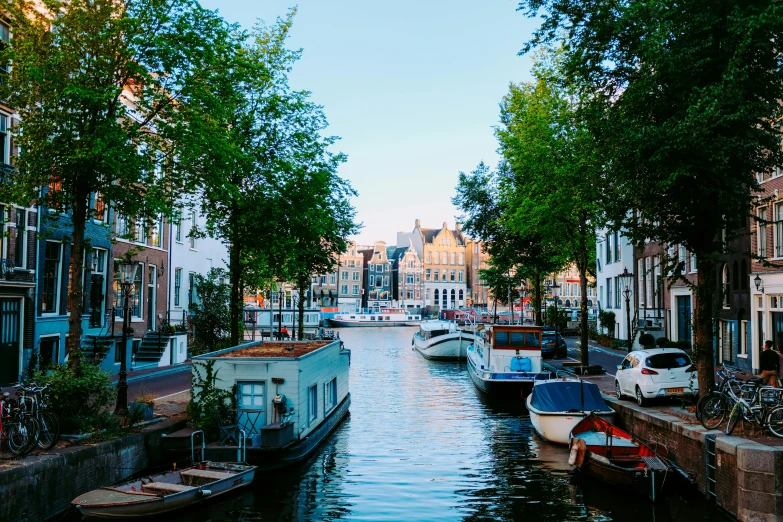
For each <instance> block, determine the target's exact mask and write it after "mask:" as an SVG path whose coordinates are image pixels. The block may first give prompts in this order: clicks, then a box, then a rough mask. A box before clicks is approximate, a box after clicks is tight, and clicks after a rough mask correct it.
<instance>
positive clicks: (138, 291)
mask: <svg viewBox="0 0 783 522" xmlns="http://www.w3.org/2000/svg"><path fill="white" fill-rule="evenodd" d="M118 268H119V266H118ZM143 272H144V265H139V266H138V267H137V268H136V277H135V278H134V279H133V295H132V296H131V300H130V301H131V302H130V305H131V317H132V318H133V317H136V318H137V319H141V317H142V315H141V303H142V286H141V284H142V278H143V277H144V276H143V275H142V273H143Z"/></svg>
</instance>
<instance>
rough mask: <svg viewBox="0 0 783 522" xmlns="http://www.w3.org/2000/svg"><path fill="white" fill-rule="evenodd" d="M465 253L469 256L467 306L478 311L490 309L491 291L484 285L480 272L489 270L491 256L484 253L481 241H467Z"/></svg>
mask: <svg viewBox="0 0 783 522" xmlns="http://www.w3.org/2000/svg"><path fill="white" fill-rule="evenodd" d="M465 253H466V255H467V285H468V294H467V306H472V307H473V308H476V309H488V308H489V307H490V297H491V294H490V291H489V288H488V287H487V286H486V285H485V284H484V282H483V279H482V278H481V274H480V272H479V270H485V269H486V268H487V261H489V254H487V253H486V252H485V251H484V245H483V244H482V243H481V241H475V240H472V239H469V238H468V239H467V240H466V241H465Z"/></svg>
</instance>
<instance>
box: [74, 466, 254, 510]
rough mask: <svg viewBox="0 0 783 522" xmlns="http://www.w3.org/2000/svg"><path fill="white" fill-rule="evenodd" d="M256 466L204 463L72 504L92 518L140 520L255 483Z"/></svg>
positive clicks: (96, 493)
mask: <svg viewBox="0 0 783 522" xmlns="http://www.w3.org/2000/svg"><path fill="white" fill-rule="evenodd" d="M255 469H256V467H255V466H250V465H248V464H234V463H223V462H201V463H199V464H197V465H195V466H191V467H189V468H183V469H181V470H172V471H167V472H165V473H158V474H156V475H149V476H147V477H142V478H140V479H136V480H130V481H127V482H123V483H122V484H118V485H116V486H112V487H105V488H98V489H94V490H92V491H89V492H87V493H84V494H82V495H79V496H78V497H76V498H75V499H74V500H73V501H72V502H71V504H72V505H74V506H75V507H76V508H77V509H78V510H79V512H80V513H81V515H82V516H84V517H86V518H89V519H137V518H147V517H157V516H160V515H162V514H164V513H168V512H170V511H174V510H176V509H181V508H184V507H187V506H191V505H193V504H197V503H198V502H201V501H202V500H205V499H207V498H212V497H216V496H218V495H222V494H224V493H228V492H229V491H233V490H235V489H239V488H241V487H244V486H247V485H248V484H250V483H251V482H253V476H254V474H255Z"/></svg>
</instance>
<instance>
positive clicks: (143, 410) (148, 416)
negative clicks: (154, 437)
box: [128, 391, 155, 421]
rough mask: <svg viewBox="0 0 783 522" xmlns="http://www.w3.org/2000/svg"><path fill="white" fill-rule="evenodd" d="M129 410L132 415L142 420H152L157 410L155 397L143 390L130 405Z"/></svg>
mask: <svg viewBox="0 0 783 522" xmlns="http://www.w3.org/2000/svg"><path fill="white" fill-rule="evenodd" d="M128 410H129V411H130V412H131V416H132V417H137V418H140V419H141V420H145V421H148V420H152V414H153V413H154V412H155V398H154V397H153V396H152V395H150V394H149V393H147V392H145V391H142V392H141V395H139V396H138V397H137V398H136V400H135V401H133V402H131V403H130V404H129V405H128Z"/></svg>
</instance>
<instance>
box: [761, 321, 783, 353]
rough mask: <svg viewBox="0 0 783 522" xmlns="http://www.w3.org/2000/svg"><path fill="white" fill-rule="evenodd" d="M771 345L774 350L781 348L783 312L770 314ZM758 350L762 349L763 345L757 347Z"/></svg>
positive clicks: (782, 343) (782, 345) (782, 341)
mask: <svg viewBox="0 0 783 522" xmlns="http://www.w3.org/2000/svg"><path fill="white" fill-rule="evenodd" d="M772 343H773V345H772V346H773V347H774V348H775V349H776V350H778V349H780V348H781V347H783V312H772ZM759 349H760V350H763V349H764V343H761V344H760V345H759Z"/></svg>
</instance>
